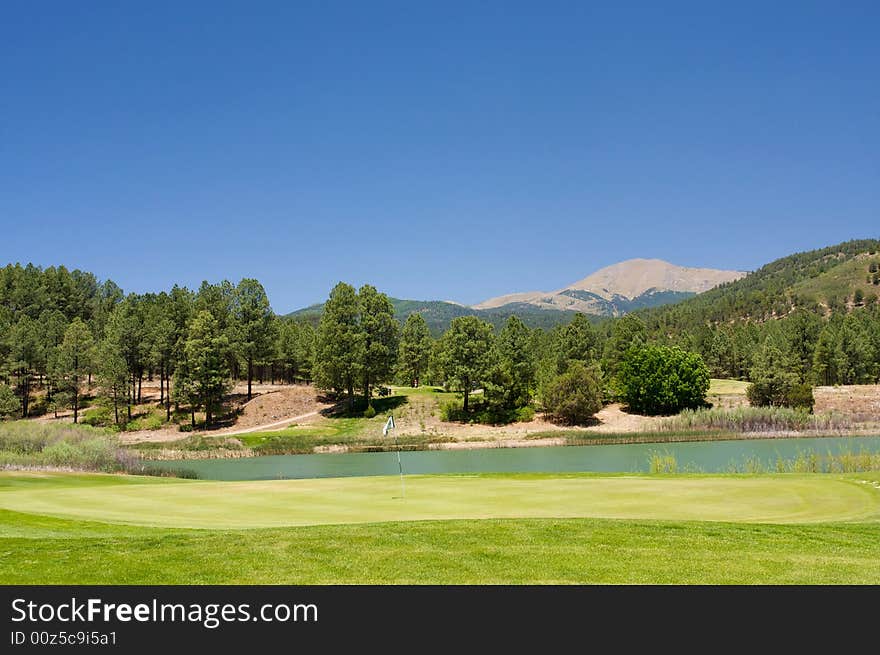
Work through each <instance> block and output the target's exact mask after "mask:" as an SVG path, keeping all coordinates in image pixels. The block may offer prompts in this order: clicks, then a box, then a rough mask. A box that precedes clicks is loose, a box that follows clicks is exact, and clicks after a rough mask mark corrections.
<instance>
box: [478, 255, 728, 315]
mask: <svg viewBox="0 0 880 655" xmlns="http://www.w3.org/2000/svg"><path fill="white" fill-rule="evenodd" d="M744 275H745V273H744V272H742V271H723V270H717V269H713V268H692V267H687V266H676V265H675V264H671V263H669V262H667V261H664V260H662V259H641V258H639V259H628V260H626V261H623V262H619V263H617V264H612V265H611V266H606V267H605V268H602V269H599V270H598V271H596V272H595V273H592V274H590V275H588V276H587V277H585V278H584V279H582V280H579V281H577V282H575V283H574V284H570V285H568V286H567V287H564V288H563V289H559V290H558V291H554V292H552V293H547V292H542V291H531V292H526V293H514V294H509V295H505V296H500V297H498V298H491V299H489V300H485V301H483V302H481V303H479V304H477V305H474V307H475V308H476V309H491V308H493V307H501V306H503V305H507V304H510V303H514V302H518V303H527V304H530V305H535V306H536V307H543V308H547V309H567V310H571V311H580V312H586V313H590V314H619V313H623V312H625V311H627V310H626V309H624V308H623V307H626V306H633V307H634V306H638V299H640V298H641V297H643V296H646V295H652V294H653V295H663V296H664V298H668V299H669V300H667V302H669V301H673V300H675V299H679V298H681V297H684V296H686V295H692V294H695V293H702V292H703V291H708V290H709V289H711V288H713V287H716V286H718V285H719V284H723V283H724V282H732V281H733V280H738V279H740V278H741V277H743V276H744ZM630 301H635V302H630Z"/></svg>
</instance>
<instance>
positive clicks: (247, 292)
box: [232, 278, 275, 400]
mask: <svg viewBox="0 0 880 655" xmlns="http://www.w3.org/2000/svg"><path fill="white" fill-rule="evenodd" d="M232 312H233V317H234V321H235V330H236V333H237V334H236V336H237V338H236V346H237V348H238V352H239V354H240V355H241V356H242V357H243V358H244V360H245V362H246V364H247V388H248V391H247V397H248V400H250V399H251V398H252V394H251V383H252V381H253V379H254V363H255V362H258V361H261V360H264V359H266V358H268V357H270V356H271V353H272V345H273V343H274V341H275V332H274V330H275V323H274V320H273V318H274V315H273V314H272V308H271V306H270V305H269V298H268V297H267V296H266V291H265V289H263V285H262V284H260V283H259V282H258V281H257V280H253V279H250V278H246V279H243V280H242V281H241V282H239V283H238V286H237V287H236V289H235V295H234V300H233V310H232Z"/></svg>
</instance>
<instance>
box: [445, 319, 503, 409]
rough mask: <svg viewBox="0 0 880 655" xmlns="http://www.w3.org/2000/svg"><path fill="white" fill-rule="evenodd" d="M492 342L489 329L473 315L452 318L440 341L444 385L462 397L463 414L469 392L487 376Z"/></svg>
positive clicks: (466, 407) (489, 327)
mask: <svg viewBox="0 0 880 655" xmlns="http://www.w3.org/2000/svg"><path fill="white" fill-rule="evenodd" d="M493 342H494V337H493V334H492V326H491V325H489V324H488V323H486V322H485V321H481V320H480V319H479V318H477V317H476V316H459V317H457V318H454V319H452V323H451V324H450V325H449V329H448V330H446V332H444V333H443V336H442V337H441V338H440V343H439V353H438V354H439V358H440V367H441V369H442V371H443V373H444V375H445V377H446V381H447V384H449V385H451V386H452V387H454V388H457V389H458V390H459V391H461V392H462V393H463V394H464V405H463V410H464V412H465V413H467V412H468V400H469V398H470V394H471V391H473V389H474V388H475V387H476V386H479V385H482V384H483V383H484V382H485V381H486V378H487V377H488V375H489V372H490V368H491V363H492V362H491V353H492V348H493V345H494V343H493Z"/></svg>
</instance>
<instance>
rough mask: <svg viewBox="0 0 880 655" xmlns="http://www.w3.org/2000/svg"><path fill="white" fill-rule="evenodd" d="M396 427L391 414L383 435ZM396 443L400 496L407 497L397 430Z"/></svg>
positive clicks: (383, 429)
mask: <svg viewBox="0 0 880 655" xmlns="http://www.w3.org/2000/svg"><path fill="white" fill-rule="evenodd" d="M395 427H396V426H395V425H394V416H393V415H389V416H388V420H387V421H386V422H385V427H383V428H382V436H383V437H385V436H388V430H393V429H394V428H395ZM394 445H395V446H397V470H398V471H400V497H401V498H406V483H405V482H404V481H403V462H401V461H400V442H399V441H398V440H397V432H395V433H394Z"/></svg>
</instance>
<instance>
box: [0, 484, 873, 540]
mask: <svg viewBox="0 0 880 655" xmlns="http://www.w3.org/2000/svg"><path fill="white" fill-rule="evenodd" d="M0 480H4V482H5V484H3V486H0V508H3V509H7V510H12V511H16V512H24V513H30V514H42V515H47V516H57V517H62V518H71V519H82V520H89V521H104V522H111V523H126V524H132V525H144V526H158V527H179V528H204V529H230V528H231V529H240V528H262V527H281V526H301V525H324V524H341V523H378V522H386V521H424V520H452V519H487V518H587V517H592V518H622V519H657V520H682V521H686V520H707V521H747V522H761V523H767V522H773V523H808V522H818V521H832V520H837V521H844V520H875V519H880V492H878V490H877V489H875V488H873V487H872V486H870V485H865V484H861V483H859V482H857V481H855V480H853V479H850V478H846V477H843V476H835V475H821V476H820V475H762V476H702V475H690V476H687V475H680V476H656V475H655V476H651V475H616V476H607V475H604V476H600V475H590V474H566V475H562V474H552V475H549V474H516V475H513V474H499V475H418V476H408V478H407V481H406V482H407V485H406V497H405V498H401V497H400V494H401V489H400V481H399V480H398V478H396V477H385V476H376V477H363V478H324V479H313V480H260V481H247V482H216V481H200V480H199V481H193V480H172V481H170V479H168V478H166V479H161V480H157V481H155V482H154V481H153V479H151V478H137V477H134V476H129V477H125V476H112V475H108V476H105V478H104V479H101V476H97V477H96V476H86V477H85V478H84V477H83V476H78V475H69V474H60V473H59V474H39V475H33V476H30V477H29V476H26V475H11V474H3V475H2V476H0ZM93 480H100V482H99V483H97V484H92V483H91V482H90V481H93ZM116 481H118V482H116Z"/></svg>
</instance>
